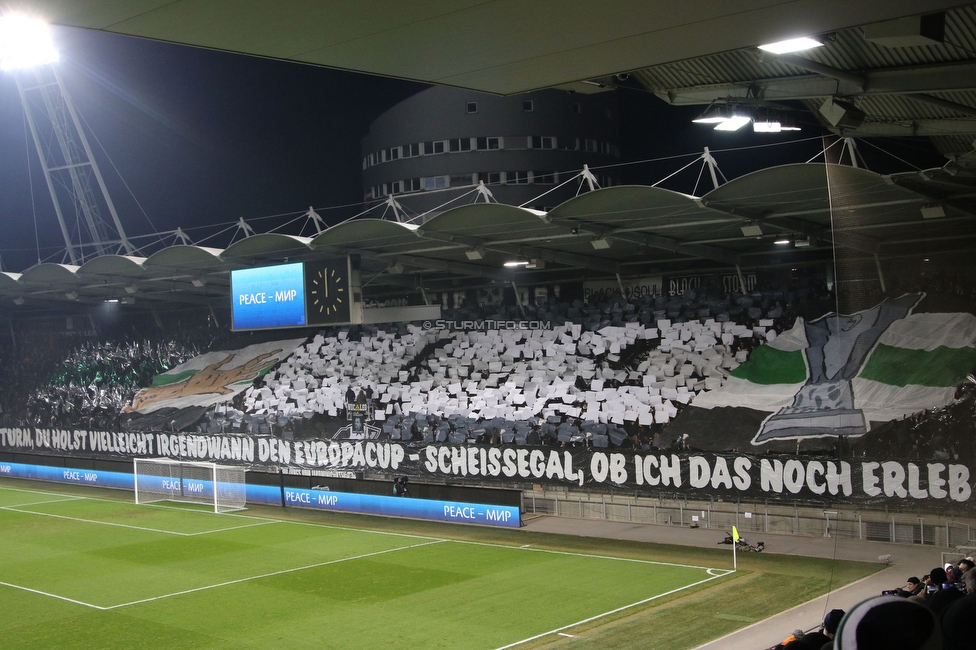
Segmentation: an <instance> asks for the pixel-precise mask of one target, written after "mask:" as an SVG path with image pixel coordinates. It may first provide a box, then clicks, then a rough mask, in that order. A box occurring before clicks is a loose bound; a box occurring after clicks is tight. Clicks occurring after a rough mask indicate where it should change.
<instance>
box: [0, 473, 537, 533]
mask: <svg viewBox="0 0 976 650" xmlns="http://www.w3.org/2000/svg"><path fill="white" fill-rule="evenodd" d="M0 476H7V477H11V478H24V479H33V480H39V481H53V482H56V483H71V484H75V485H88V486H94V487H107V488H119V489H124V490H132V489H134V480H133V478H134V477H133V474H132V473H131V472H129V473H125V472H115V471H108V470H97V469H79V468H72V467H52V466H48V465H29V464H24V463H6V462H0ZM160 480H162V479H160ZM167 480H170V481H180V479H167ZM183 488H187V489H195V490H198V491H200V492H201V493H202V494H204V495H206V494H207V493H212V492H211V490H212V486H210V485H208V482H207V481H201V480H199V479H192V480H191V479H186V480H184V481H183V484H181V486H180V488H172V489H183ZM246 488H247V502H248V503H256V504H262V505H272V506H277V505H285V506H293V507H300V508H313V509H318V510H332V511H338V512H350V513H358V514H370V515H384V516H390V517H411V518H414V519H426V520H430V521H444V522H452V523H464V524H481V525H485V526H503V527H513V528H518V527H519V526H520V525H521V517H520V513H519V508H517V507H513V506H504V505H486V504H479V503H465V502H454V501H440V500H433V499H412V498H409V497H394V496H380V495H376V494H350V493H347V492H332V491H331V490H305V489H298V488H292V487H285V486H284V485H281V486H273V485H253V484H249V485H247V486H246Z"/></svg>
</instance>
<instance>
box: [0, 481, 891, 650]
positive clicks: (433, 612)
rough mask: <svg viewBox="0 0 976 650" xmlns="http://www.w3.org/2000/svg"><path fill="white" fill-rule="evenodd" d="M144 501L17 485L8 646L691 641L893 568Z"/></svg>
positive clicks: (7, 571) (12, 497) (1, 529)
mask: <svg viewBox="0 0 976 650" xmlns="http://www.w3.org/2000/svg"><path fill="white" fill-rule="evenodd" d="M81 497H85V498H81ZM126 498H127V495H126V493H118V492H106V491H92V490H85V489H81V488H74V487H69V486H53V485H50V484H38V483H29V482H25V481H11V480H3V481H0V582H3V583H7V584H8V585H17V586H18V587H21V588H19V589H18V588H14V587H11V586H2V585H0V612H2V616H3V620H4V635H3V641H4V643H3V645H4V647H5V648H21V647H31V648H46V647H55V646H57V647H65V648H72V647H85V648H92V647H97V648H142V647H146V648H149V647H151V648H169V647H181V648H186V647H194V648H196V647H208V648H230V647H235V648H268V647H276V648H302V647H316V648H437V647H442V648H498V647H502V646H506V645H508V644H511V643H514V642H517V641H521V640H525V639H529V638H531V637H534V636H536V635H543V636H541V637H540V638H538V639H536V640H531V641H528V642H527V643H524V644H522V645H521V646H519V647H543V646H548V645H553V644H555V645H564V644H569V645H573V646H574V647H575V646H576V645H580V646H581V647H593V648H598V647H599V648H627V647H642V648H647V647H661V648H687V647H692V646H694V645H697V644H699V643H701V642H703V641H704V640H707V639H708V638H714V637H717V636H720V635H721V634H724V633H726V632H729V631H732V630H734V629H736V628H738V627H742V626H743V625H746V624H748V623H750V622H752V621H754V620H760V619H761V618H764V617H766V616H769V615H770V614H772V613H774V612H775V611H780V610H782V609H786V608H788V607H791V606H792V605H795V604H798V603H799V602H803V601H805V600H808V599H809V598H812V597H815V596H817V595H819V594H821V593H824V592H825V591H826V590H827V588H828V585H829V584H832V586H833V587H834V588H836V587H837V586H839V585H840V584H844V583H845V582H849V581H851V580H854V579H857V578H860V577H862V576H864V575H867V574H868V573H870V572H871V571H873V570H876V568H877V567H874V566H871V565H865V564H858V563H847V562H837V563H833V564H831V563H830V562H828V561H826V560H809V559H804V558H791V557H785V556H775V555H765V554H764V555H761V556H759V555H751V556H746V555H743V556H740V571H739V573H737V574H735V575H734V576H727V577H717V578H716V577H714V575H715V574H716V573H720V572H715V571H713V572H712V573H711V574H709V573H708V572H706V571H705V570H704V569H703V568H694V567H690V566H675V565H694V566H695V567H721V568H725V569H727V568H729V566H728V565H729V562H728V560H729V557H728V556H729V553H728V552H727V551H725V552H723V551H721V550H717V549H686V548H678V547H668V546H653V545H648V544H636V543H630V542H616V541H612V540H595V539H586V538H575V537H566V536H555V535H541V534H534V533H528V532H527V531H510V530H494V529H485V528H475V527H458V526H450V525H444V524H427V523H421V522H415V521H404V520H394V519H384V518H373V517H369V518H366V517H356V516H350V515H338V514H324V513H318V512H310V511H300V510H295V509H288V510H282V509H280V508H277V509H276V508H255V509H252V510H250V511H248V512H246V513H243V516H231V515H214V514H212V513H206V512H200V511H193V510H187V509H179V508H169V507H159V506H135V505H134V504H132V503H131V502H128V501H127V500H126ZM523 546H526V547H527V548H521V547H523ZM831 572H832V578H831ZM831 580H832V582H831ZM696 583H700V584H698V585H697V586H691V585H695V584H696ZM23 588H26V589H31V590H34V591H26V590H25V589H23ZM37 592H43V593H37ZM671 592H673V593H671ZM55 596H57V597H60V598H56V597H55ZM66 599H70V600H66ZM71 601H76V602H71ZM641 601H647V602H644V603H642V604H639V605H637V606H634V607H627V606H628V605H634V604H635V603H640V602H641ZM99 608H101V609H99ZM618 608H624V609H621V611H619V612H615V613H610V614H608V615H604V616H600V617H599V618H596V619H594V620H592V621H589V622H583V623H580V622H581V621H586V619H590V618H592V617H597V616H599V615H601V614H607V613H608V612H613V610H616V609H618ZM703 612H704V614H703ZM574 623H577V625H574V626H573V627H571V628H567V629H566V630H565V632H564V633H566V634H572V635H573V636H572V637H564V636H559V635H558V634H548V635H546V634H544V633H546V632H550V631H552V630H557V629H559V628H562V627H564V626H568V625H571V624H574Z"/></svg>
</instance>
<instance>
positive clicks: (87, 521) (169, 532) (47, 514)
mask: <svg viewBox="0 0 976 650" xmlns="http://www.w3.org/2000/svg"><path fill="white" fill-rule="evenodd" d="M0 510H9V511H11V512H19V513H22V514H25V515H37V516H38V517H54V518H55V519H67V520H69V521H79V522H81V523H85V524H101V525H102V526H115V527H117V528H130V529H132V530H142V531H145V532H149V533H163V534H164V535H177V536H179V537H190V536H192V535H194V533H178V532H176V531H172V530H162V529H159V528H148V527H145V526H133V525H131V524H117V523H114V522H111V521H98V520H97V519H82V518H80V517H68V516H67V515H55V514H52V513H50V512H33V511H31V510H21V509H20V508H11V507H8V506H0Z"/></svg>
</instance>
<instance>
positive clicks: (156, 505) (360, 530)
mask: <svg viewBox="0 0 976 650" xmlns="http://www.w3.org/2000/svg"><path fill="white" fill-rule="evenodd" d="M3 490H12V491H16V492H27V493H30V494H45V495H54V496H64V497H71V498H73V499H78V500H81V499H84V500H87V501H99V502H102V503H115V504H118V505H123V506H137V507H140V508H160V509H167V510H179V511H180V512H192V513H196V514H202V515H212V514H214V513H213V512H210V511H207V510H191V509H187V508H176V507H173V506H168V505H165V504H162V503H139V504H136V503H132V502H126V501H119V500H118V499H103V498H100V497H90V496H75V495H69V494H64V493H61V492H45V491H42V490H27V489H23V488H8V487H0V492H2V491H3ZM221 516H223V517H236V518H239V519H254V520H257V521H265V522H269V523H281V524H293V525H295V526H312V527H314V528H329V529H332V530H346V531H350V532H355V533H369V534H372V535H386V536H389V537H405V538H407V539H428V540H436V541H439V542H443V541H449V540H448V539H447V538H443V537H433V536H431V535H414V534H411V533H397V532H393V531H387V530H373V529H370V528H354V527H352V526H336V525H335V524H323V523H318V522H314V521H294V520H291V519H275V518H273V517H259V516H256V515H242V514H237V513H232V512H225V513H221ZM187 534H192V535H196V534H197V533H187Z"/></svg>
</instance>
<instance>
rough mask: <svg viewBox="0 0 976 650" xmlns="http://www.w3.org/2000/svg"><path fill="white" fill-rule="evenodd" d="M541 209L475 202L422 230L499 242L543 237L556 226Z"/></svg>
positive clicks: (432, 220)
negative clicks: (552, 224)
mask: <svg viewBox="0 0 976 650" xmlns="http://www.w3.org/2000/svg"><path fill="white" fill-rule="evenodd" d="M541 214H543V213H540V212H538V211H537V210H526V209H525V208H518V207H515V206H511V205H502V204H500V203H471V204H469V205H462V206H459V207H457V208H452V209H451V210H446V211H444V212H442V213H441V214H439V215H437V216H436V217H434V218H432V219H431V220H430V221H428V222H427V223H425V224H424V225H423V226H422V227H421V234H423V233H444V234H451V235H460V236H462V237H474V238H477V239H482V240H486V241H491V240H497V239H512V238H520V239H521V238H527V237H542V236H545V234H546V233H547V232H550V233H551V232H552V227H551V226H550V225H549V224H548V223H546V222H545V221H544V220H543V219H542V218H541V217H540V216H539V215H541Z"/></svg>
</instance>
